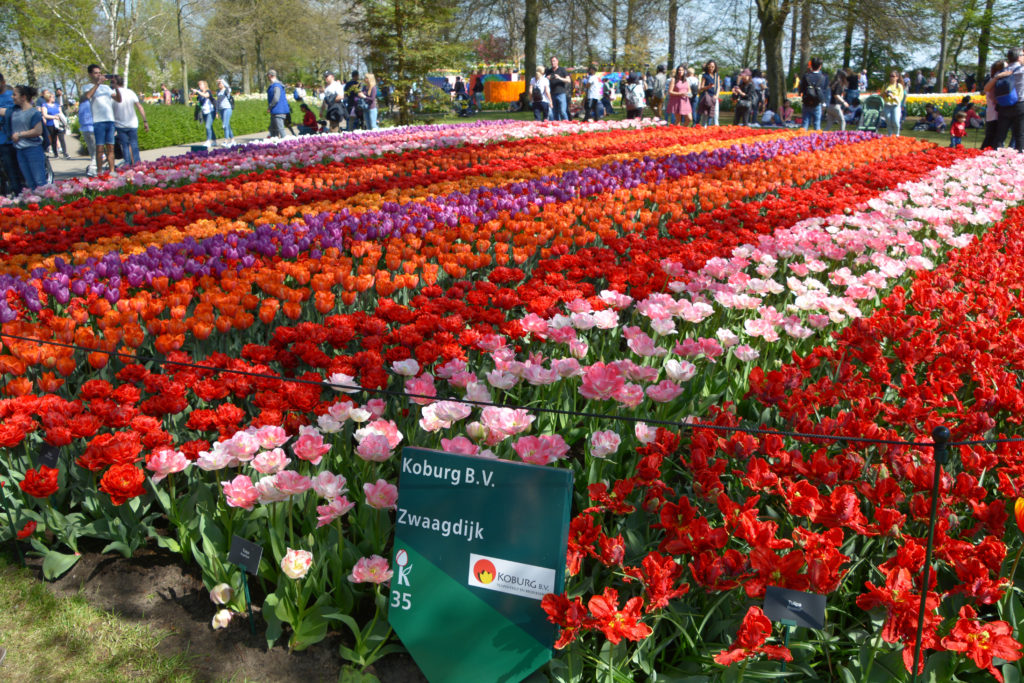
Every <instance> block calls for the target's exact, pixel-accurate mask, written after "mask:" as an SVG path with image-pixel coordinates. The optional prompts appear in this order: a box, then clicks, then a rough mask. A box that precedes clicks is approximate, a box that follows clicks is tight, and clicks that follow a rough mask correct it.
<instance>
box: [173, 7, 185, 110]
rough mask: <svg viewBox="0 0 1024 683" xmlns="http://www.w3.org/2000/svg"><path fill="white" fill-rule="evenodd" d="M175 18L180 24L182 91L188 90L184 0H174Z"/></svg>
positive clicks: (179, 44) (179, 59) (179, 58)
mask: <svg viewBox="0 0 1024 683" xmlns="http://www.w3.org/2000/svg"><path fill="white" fill-rule="evenodd" d="M174 9H175V19H176V20H177V24H178V63H179V64H180V65H181V92H183V93H187V92H188V58H187V55H186V54H185V31H184V29H183V26H182V24H183V23H184V21H185V17H184V14H185V7H184V6H183V3H182V0H174Z"/></svg>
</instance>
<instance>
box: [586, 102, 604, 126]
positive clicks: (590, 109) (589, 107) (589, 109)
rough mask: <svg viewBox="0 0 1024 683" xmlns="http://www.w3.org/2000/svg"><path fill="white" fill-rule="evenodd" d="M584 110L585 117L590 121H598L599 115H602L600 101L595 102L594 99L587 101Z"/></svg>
mask: <svg viewBox="0 0 1024 683" xmlns="http://www.w3.org/2000/svg"><path fill="white" fill-rule="evenodd" d="M585 110H586V116H587V117H589V118H590V120H591V121H600V120H601V114H602V113H604V112H603V111H602V109H601V100H595V99H594V98H590V99H588V100H587V104H586V108H585Z"/></svg>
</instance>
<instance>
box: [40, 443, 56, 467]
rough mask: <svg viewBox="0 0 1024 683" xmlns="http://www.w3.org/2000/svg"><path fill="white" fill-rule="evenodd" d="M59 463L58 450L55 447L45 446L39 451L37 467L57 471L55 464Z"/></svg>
mask: <svg viewBox="0 0 1024 683" xmlns="http://www.w3.org/2000/svg"><path fill="white" fill-rule="evenodd" d="M59 462H60V448H58V447H57V446H51V445H50V444H45V445H44V446H43V448H42V450H40V451H39V466H40V467H49V468H50V469H57V464H58V463H59Z"/></svg>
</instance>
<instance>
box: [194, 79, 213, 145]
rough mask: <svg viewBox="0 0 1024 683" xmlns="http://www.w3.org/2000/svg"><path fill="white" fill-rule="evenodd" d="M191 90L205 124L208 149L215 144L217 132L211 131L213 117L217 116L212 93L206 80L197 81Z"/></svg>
mask: <svg viewBox="0 0 1024 683" xmlns="http://www.w3.org/2000/svg"><path fill="white" fill-rule="evenodd" d="M192 92H193V93H195V96H196V100H197V101H196V104H197V106H198V107H199V114H200V115H201V116H202V119H201V120H202V122H203V124H204V125H205V126H206V147H207V149H209V148H210V147H213V146H214V145H216V144H217V134H216V133H214V132H213V119H214V118H215V117H216V116H217V106H216V104H215V103H214V99H213V93H211V92H210V86H209V85H208V84H207V83H206V81H199V82H198V83H197V84H196V87H195V88H192Z"/></svg>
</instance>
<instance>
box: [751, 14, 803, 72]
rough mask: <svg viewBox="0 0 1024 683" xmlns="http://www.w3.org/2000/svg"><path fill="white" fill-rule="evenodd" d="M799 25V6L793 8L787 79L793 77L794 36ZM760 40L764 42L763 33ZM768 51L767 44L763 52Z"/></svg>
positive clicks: (794, 58) (794, 59)
mask: <svg viewBox="0 0 1024 683" xmlns="http://www.w3.org/2000/svg"><path fill="white" fill-rule="evenodd" d="M799 25H800V5H794V6H793V27H792V30H791V31H790V33H789V68H788V69H786V73H788V74H789V77H790V78H792V77H793V65H794V63H795V62H796V35H797V27H798V26H799ZM761 39H762V40H764V33H763V32H762V33H761ZM767 51H768V47H767V44H766V45H765V52H767Z"/></svg>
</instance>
